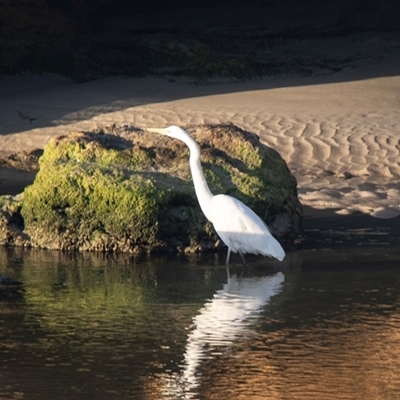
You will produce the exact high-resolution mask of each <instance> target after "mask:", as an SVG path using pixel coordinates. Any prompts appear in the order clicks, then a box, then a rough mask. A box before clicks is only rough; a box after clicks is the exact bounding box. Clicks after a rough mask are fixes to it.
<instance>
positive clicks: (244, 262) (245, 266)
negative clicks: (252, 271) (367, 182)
mask: <svg viewBox="0 0 400 400" xmlns="http://www.w3.org/2000/svg"><path fill="white" fill-rule="evenodd" d="M239 254H240V258H241V259H242V263H243V267H244V269H246V268H247V265H246V261H245V260H244V255H243V253H242V252H241V251H240V250H239Z"/></svg>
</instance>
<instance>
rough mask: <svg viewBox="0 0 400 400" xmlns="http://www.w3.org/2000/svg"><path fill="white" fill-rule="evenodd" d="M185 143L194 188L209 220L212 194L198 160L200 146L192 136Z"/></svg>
mask: <svg viewBox="0 0 400 400" xmlns="http://www.w3.org/2000/svg"><path fill="white" fill-rule="evenodd" d="M185 144H186V145H187V146H188V147H189V150H190V160H189V164H190V170H191V172H192V178H193V184H194V189H195V191H196V196H197V199H198V201H199V204H200V207H201V210H202V211H203V213H204V215H205V216H206V218H207V219H208V220H209V221H211V199H212V197H213V194H212V193H211V191H210V188H209V187H208V185H207V181H206V178H205V177H204V174H203V170H202V168H201V162H200V147H199V146H198V144H197V143H196V142H195V141H194V140H193V139H192V138H190V137H189V138H186V140H185Z"/></svg>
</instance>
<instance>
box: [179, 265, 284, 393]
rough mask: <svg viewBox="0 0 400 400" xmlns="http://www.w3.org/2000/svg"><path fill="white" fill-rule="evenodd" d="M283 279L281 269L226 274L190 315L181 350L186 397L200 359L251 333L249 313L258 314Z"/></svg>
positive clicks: (196, 376)
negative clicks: (219, 287) (190, 324)
mask: <svg viewBox="0 0 400 400" xmlns="http://www.w3.org/2000/svg"><path fill="white" fill-rule="evenodd" d="M283 282H284V275H283V273H282V272H278V273H277V274H275V275H273V276H263V277H252V278H237V277H236V275H232V276H231V277H229V275H228V283H226V284H225V285H224V287H223V289H222V290H219V291H217V293H216V294H215V295H214V297H213V299H212V300H210V301H209V302H208V303H206V304H205V305H204V307H203V308H202V309H201V310H200V312H199V314H198V315H197V316H196V317H194V319H193V325H194V329H193V331H192V332H191V333H190V334H189V336H188V340H187V345H186V352H185V354H184V357H185V364H184V370H183V385H184V388H183V390H184V392H185V394H186V396H185V398H187V399H190V398H191V393H192V394H193V395H194V393H193V390H194V389H195V388H196V387H198V386H199V384H200V378H201V377H200V376H199V374H198V369H199V367H200V365H201V363H202V360H204V359H207V358H209V357H212V355H211V356H210V354H211V353H212V352H213V350H214V351H215V350H216V349H217V348H219V347H221V346H222V347H224V346H229V345H230V344H232V342H234V341H235V340H238V339H240V338H243V337H246V335H248V334H250V332H251V317H255V316H257V314H258V313H259V312H260V311H261V309H262V308H263V307H264V306H265V305H266V304H267V303H268V302H269V300H270V299H271V297H272V296H274V295H276V294H277V293H279V292H280V291H281V290H282V287H283V285H282V284H283Z"/></svg>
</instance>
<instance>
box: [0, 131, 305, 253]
mask: <svg viewBox="0 0 400 400" xmlns="http://www.w3.org/2000/svg"><path fill="white" fill-rule="evenodd" d="M185 129H187V131H188V132H189V133H190V134H191V135H193V137H194V138H195V139H196V140H197V142H198V143H199V144H200V146H201V149H202V162H203V169H204V172H205V176H206V178H207V181H208V183H209V185H210V188H211V190H212V192H213V193H214V194H217V193H227V194H230V195H232V196H234V197H237V198H239V199H240V200H242V201H243V202H245V203H246V204H247V205H249V206H250V207H251V208H252V209H253V210H254V211H255V212H256V213H258V214H259V215H260V216H261V217H262V218H264V219H265V221H266V222H267V223H268V225H269V226H270V227H271V230H272V232H273V233H274V234H275V235H276V236H277V237H278V238H279V239H280V240H281V241H290V240H292V239H294V237H295V236H296V235H297V232H298V231H299V226H300V223H301V219H302V208H301V205H300V203H299V200H298V198H297V189H296V185H297V184H296V180H295V178H294V177H293V176H292V175H291V173H290V171H289V169H288V168H287V165H286V163H285V161H284V160H283V159H282V158H281V157H280V155H279V154H278V153H277V152H276V151H275V150H273V149H270V148H268V147H266V146H264V145H263V144H262V143H260V141H259V138H258V136H256V135H255V134H252V133H249V132H245V131H243V130H241V129H240V128H238V127H236V126H234V125H231V124H227V125H201V126H189V127H186V128H185ZM188 157H189V150H188V149H187V147H186V146H185V145H184V144H183V143H181V142H179V141H177V140H172V139H169V138H166V137H163V136H161V135H156V134H150V133H147V132H143V131H140V130H137V129H133V128H129V127H115V126H113V129H112V130H107V133H105V132H86V133H84V132H75V133H72V134H70V135H68V136H63V137H58V138H55V139H51V140H50V141H49V142H48V144H47V145H46V147H45V149H44V153H43V155H42V157H41V158H40V159H39V172H38V173H37V175H36V178H35V181H34V183H33V184H32V185H31V186H28V187H27V188H26V189H25V191H24V194H23V197H19V198H12V197H11V196H8V198H7V201H5V200H4V199H5V197H6V196H2V197H0V199H3V203H0V206H2V211H1V213H2V214H1V215H2V218H3V222H2V228H1V229H0V243H2V244H9V245H23V246H33V247H40V248H48V249H58V250H91V251H93V250H95V251H115V252H133V253H141V252H156V251H165V250H169V251H177V250H178V251H187V252H193V251H210V250H216V249H218V248H220V247H222V246H223V245H222V243H221V242H220V241H219V240H218V237H217V235H216V233H215V232H214V229H213V227H212V225H211V224H210V223H209V222H208V221H207V220H206V219H205V217H204V216H203V214H202V212H201V210H200V207H199V205H198V203H197V199H196V196H195V193H194V188H193V183H192V179H191V173H190V169H189V162H188ZM12 221H14V222H12ZM17 227H18V229H19V234H18V235H16V232H17V231H18V229H17ZM11 228H12V229H11ZM11 230H12V235H11V233H10V232H11Z"/></svg>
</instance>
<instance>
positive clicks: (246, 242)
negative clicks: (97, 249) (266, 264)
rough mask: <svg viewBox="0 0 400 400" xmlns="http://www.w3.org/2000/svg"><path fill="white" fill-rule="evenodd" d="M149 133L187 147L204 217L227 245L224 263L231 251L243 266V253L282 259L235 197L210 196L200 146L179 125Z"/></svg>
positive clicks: (262, 225)
mask: <svg viewBox="0 0 400 400" xmlns="http://www.w3.org/2000/svg"><path fill="white" fill-rule="evenodd" d="M149 131H150V132H156V133H161V134H163V135H166V136H170V137H172V138H175V139H178V140H181V141H182V142H184V143H185V144H186V145H187V146H188V147H189V150H190V170H191V172H192V178H193V184H194V188H195V191H196V196H197V199H198V201H199V204H200V207H201V210H202V211H203V213H204V215H205V216H206V218H207V219H208V220H209V221H210V222H211V223H212V224H213V226H214V228H215V231H216V232H217V234H218V236H219V237H220V238H221V240H222V241H223V242H224V243H225V244H226V246H228V254H227V258H226V263H227V264H228V263H229V258H230V253H231V252H232V251H233V252H235V253H236V252H238V253H239V254H240V256H241V257H242V261H243V264H244V265H245V261H244V257H243V254H244V253H252V254H262V255H264V256H269V257H274V258H277V259H278V260H280V261H282V260H283V258H284V257H285V252H284V251H283V249H282V247H281V245H280V244H279V242H278V241H277V240H276V239H275V238H274V237H273V236H272V235H271V233H270V231H269V229H268V227H267V225H266V224H265V223H264V221H262V219H261V218H260V217H259V216H258V215H257V214H256V213H255V212H254V211H253V210H251V209H250V208H249V207H247V206H246V205H245V204H243V203H242V202H241V201H240V200H238V199H235V198H234V197H231V196H228V195H225V194H219V195H216V196H214V195H213V194H212V193H211V191H210V189H209V187H208V185H207V181H206V179H205V178H204V175H203V171H202V168H201V163H200V147H199V146H198V144H197V143H196V141H195V140H194V139H193V138H192V137H191V136H190V135H189V134H188V133H187V132H186V131H184V130H183V129H181V128H179V127H178V126H170V127H168V128H165V129H149Z"/></svg>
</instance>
